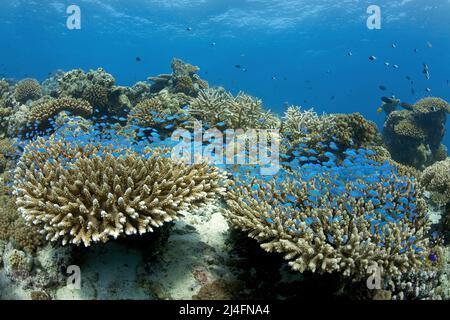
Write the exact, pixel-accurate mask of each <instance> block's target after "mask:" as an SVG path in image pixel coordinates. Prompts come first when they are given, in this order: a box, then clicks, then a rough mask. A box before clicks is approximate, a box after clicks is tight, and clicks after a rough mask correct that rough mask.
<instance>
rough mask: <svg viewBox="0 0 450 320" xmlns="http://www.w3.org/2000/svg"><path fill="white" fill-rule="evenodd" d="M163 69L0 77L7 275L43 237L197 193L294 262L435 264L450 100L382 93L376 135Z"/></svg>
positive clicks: (0, 220)
mask: <svg viewBox="0 0 450 320" xmlns="http://www.w3.org/2000/svg"><path fill="white" fill-rule="evenodd" d="M172 69H173V73H172V74H167V75H159V76H157V77H152V78H150V80H151V82H152V83H148V82H140V83H137V84H136V85H134V86H133V87H119V86H116V85H115V81H114V78H113V77H112V76H111V75H109V74H108V73H106V72H105V71H104V70H102V69H98V70H91V71H89V72H87V73H85V72H84V71H82V70H72V71H69V72H59V73H57V74H55V75H54V76H52V77H51V78H49V79H47V80H46V81H44V82H43V83H42V84H40V83H39V82H37V81H36V80H33V79H25V80H22V81H19V82H17V83H13V82H8V81H6V80H2V81H0V98H1V99H0V121H1V124H2V125H1V127H0V128H1V129H0V134H1V136H0V148H1V150H2V152H1V153H0V172H1V173H2V175H1V182H2V187H1V190H0V191H1V192H2V193H1V196H2V197H1V201H2V205H0V208H1V209H0V239H1V240H2V241H3V242H6V243H8V242H10V243H12V248H11V250H7V254H6V253H5V254H4V256H3V260H4V264H5V265H6V266H7V268H9V269H8V270H10V271H11V270H12V271H11V272H10V274H12V275H14V276H18V275H21V274H28V275H30V274H32V273H33V271H32V270H33V267H32V264H31V263H30V261H29V260H30V259H33V254H34V253H35V252H36V251H39V250H41V248H42V247H44V246H45V244H46V243H48V242H53V243H54V244H55V245H57V246H61V245H62V246H68V247H70V246H82V247H89V246H91V247H93V246H96V245H98V243H104V242H112V241H113V240H114V239H117V240H116V241H118V240H120V239H124V238H128V237H132V236H136V235H142V236H143V235H144V234H148V233H152V232H154V231H155V230H157V229H159V228H161V227H162V226H163V225H165V224H169V223H170V222H172V221H176V220H180V219H181V220H182V219H184V214H183V212H185V211H193V210H198V209H201V208H204V207H206V206H208V205H210V204H215V205H216V206H217V207H218V211H219V212H221V214H222V216H223V217H225V218H226V220H227V222H228V223H229V225H230V226H231V227H233V228H235V229H237V230H240V231H241V232H242V233H243V234H245V235H248V236H249V237H250V238H253V239H255V240H256V241H257V242H258V243H259V245H260V246H261V248H262V249H264V250H265V251H268V252H276V253H279V254H281V255H282V256H283V257H284V258H285V259H286V260H287V262H288V264H289V266H290V267H291V268H292V270H294V271H295V272H299V273H305V274H307V273H308V272H310V273H317V274H325V273H332V274H339V275H341V276H344V277H351V278H352V279H353V281H361V282H363V283H364V282H365V279H366V278H367V273H368V270H369V268H371V267H373V266H376V267H377V268H380V269H381V270H382V271H383V277H384V279H386V281H387V280H389V279H390V281H391V282H392V281H396V283H397V284H399V283H401V281H404V279H405V278H404V276H405V275H411V274H418V273H419V272H425V273H427V272H436V269H437V267H438V266H439V265H440V264H441V263H442V260H443V259H444V258H443V255H442V247H441V242H440V241H439V237H436V236H433V234H434V232H433V229H432V226H431V222H430V220H429V216H428V209H427V202H426V198H425V197H424V189H425V188H426V189H427V190H428V191H430V192H431V193H432V195H433V196H432V198H433V199H434V201H436V202H439V203H440V204H441V205H447V208H448V207H450V205H449V199H450V184H449V181H450V177H449V176H448V174H449V172H450V169H449V168H450V165H449V163H448V159H447V160H445V158H446V152H444V148H445V147H444V146H443V145H442V143H441V141H442V138H443V135H442V132H443V130H442V128H443V126H444V124H445V121H446V115H447V113H448V112H449V111H450V107H449V105H448V103H446V102H445V101H443V100H441V99H438V98H427V99H424V100H421V101H419V102H417V103H416V104H415V105H413V106H411V108H410V109H401V106H397V107H396V106H392V105H390V107H391V108H390V109H388V108H387V106H386V105H385V111H386V113H387V119H386V123H385V130H384V132H383V135H381V134H380V133H379V132H378V130H377V127H376V126H375V124H374V123H372V122H370V121H368V120H366V119H364V118H363V116H362V115H360V114H358V113H354V114H323V115H318V114H317V113H315V112H314V110H312V109H310V110H304V109H302V108H300V107H297V106H290V107H288V109H287V111H286V113H285V115H284V116H283V117H281V118H280V117H278V116H277V115H275V114H273V113H271V112H270V111H266V110H265V109H264V107H263V105H262V101H261V100H259V99H256V98H254V97H251V96H249V95H246V94H245V93H242V92H241V93H239V94H238V95H232V94H231V93H228V92H226V91H225V90H224V89H223V88H209V86H208V84H207V83H206V82H205V81H203V80H201V79H200V77H199V76H198V75H197V74H196V72H197V71H198V70H199V69H198V68H197V67H194V66H192V65H189V64H187V63H184V62H183V61H181V60H178V59H174V60H173V62H172ZM397 108H399V109H401V110H396V109H397ZM383 141H384V145H383ZM385 147H386V148H385ZM430 165H431V166H430ZM425 166H428V168H427V169H426V170H425V171H424V172H423V173H422V174H420V172H419V171H418V170H417V169H419V170H420V169H423V168H424V167H425ZM448 211H449V210H447V212H448ZM448 220H449V219H447V221H448ZM447 227H448V225H447ZM0 256H1V255H0ZM427 274H429V273H427ZM419 278H420V276H415V278H414V279H416V280H417V279H419ZM393 279H394V280H393ZM395 279H396V280H395ZM420 279H423V278H420ZM417 281H420V280H417ZM394 286H395V284H394ZM384 289H386V290H389V289H388V288H387V287H385V288H384ZM395 290H397V291H395ZM398 290H399V289H398V288H397V289H391V291H392V293H394V292H398ZM397 295H398V293H397ZM430 295H431V294H430ZM35 296H36V294H35ZM39 296H41V295H39ZM401 297H404V294H403V295H399V296H398V298H401Z"/></svg>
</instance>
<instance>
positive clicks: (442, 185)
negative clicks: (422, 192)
mask: <svg viewBox="0 0 450 320" xmlns="http://www.w3.org/2000/svg"><path fill="white" fill-rule="evenodd" d="M420 182H421V183H422V185H423V186H424V187H425V189H426V190H428V191H430V192H431V193H432V198H433V200H434V201H435V202H437V203H439V204H443V205H444V204H447V203H449V202H450V158H447V159H446V160H444V161H439V162H436V163H435V164H433V165H432V166H430V167H428V168H426V169H425V170H424V171H423V173H422V176H421V178H420Z"/></svg>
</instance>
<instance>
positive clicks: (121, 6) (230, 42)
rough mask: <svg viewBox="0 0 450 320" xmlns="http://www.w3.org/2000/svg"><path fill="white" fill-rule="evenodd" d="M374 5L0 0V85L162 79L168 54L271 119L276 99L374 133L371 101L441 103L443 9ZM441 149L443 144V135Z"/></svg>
mask: <svg viewBox="0 0 450 320" xmlns="http://www.w3.org/2000/svg"><path fill="white" fill-rule="evenodd" d="M374 2H376V3H374ZM374 2H373V1H357V0H346V1H345V0H341V1H337V0H308V1H306V0H305V1H302V0H278V1H271V0H170V1H169V0H167V1H160V0H128V1H124V0H108V1H107V0H75V1H61V0H49V1H47V0H43V1H26V0H2V1H1V3H0V9H1V10H0V38H1V39H2V40H1V46H0V58H1V59H0V77H11V78H24V77H35V78H37V79H39V80H44V79H45V78H46V77H47V75H48V73H49V72H53V71H55V70H57V69H64V70H70V69H73V68H82V69H90V68H98V67H103V68H105V69H106V70H107V71H108V72H109V73H111V74H113V75H114V77H115V78H116V80H117V83H118V84H121V85H132V84H133V83H135V82H136V81H140V80H145V79H146V78H147V77H148V76H153V75H157V74H159V73H168V72H170V61H171V59H172V57H178V58H181V59H183V60H185V61H188V62H190V63H192V64H195V65H198V66H200V67H201V71H200V75H201V77H202V78H204V79H206V80H208V81H209V82H210V84H211V85H222V86H224V87H225V88H226V89H228V90H230V91H232V92H238V91H240V90H242V91H245V92H247V93H249V94H252V95H255V96H257V97H259V98H261V99H263V101H264V105H265V106H266V108H269V109H271V110H272V111H275V112H278V113H282V112H283V110H284V103H285V102H289V103H290V104H297V105H301V106H303V107H308V108H309V107H314V108H315V109H316V110H317V111H319V112H322V111H324V112H330V113H331V112H333V113H335V112H342V113H349V112H355V111H358V112H361V113H362V114H363V115H364V116H365V117H367V118H368V119H371V120H374V121H376V122H377V124H378V125H379V126H380V128H382V123H383V120H384V115H383V114H378V113H377V112H376V109H377V107H378V106H379V105H380V103H381V102H380V97H381V96H383V95H388V96H390V95H395V96H396V97H398V98H400V99H401V100H403V101H407V102H410V103H412V102H414V101H416V100H417V99H419V98H422V97H424V96H428V95H433V96H439V97H442V98H444V99H446V100H450V87H449V86H448V84H447V82H446V81H447V79H448V80H450V64H449V63H448V62H449V61H450V40H449V39H450V28H449V27H448V19H449V16H450V1H447V0H398V1H392V0H377V1H374ZM71 4H76V5H78V6H79V7H80V9H81V19H82V20H81V21H82V22H81V23H82V26H81V27H82V29H81V30H68V29H67V27H66V19H67V16H68V15H67V14H66V8H67V7H68V6H69V5H71ZM371 4H376V5H379V6H380V7H381V10H382V25H381V30H369V29H368V28H367V27H366V19H367V17H368V14H367V13H366V9H367V7H368V6H369V5H371ZM187 28H191V30H190V31H188V30H187ZM213 42H214V43H215V45H214V46H213V45H211V44H212V43H213ZM427 42H428V43H430V44H432V47H430V46H429V45H428V44H427ZM393 43H395V45H396V48H392V44H393ZM414 49H417V50H418V52H417V53H415V52H414ZM349 51H350V52H352V56H349V55H348V52H349ZM371 55H374V56H376V57H377V60H376V61H370V60H369V59H368V57H369V56H371ZM137 56H139V57H140V58H141V59H142V61H141V62H137V61H136V57H137ZM384 62H389V63H390V66H389V67H386V66H385V65H384ZM424 62H425V63H427V64H428V65H429V67H430V73H431V79H430V80H428V81H427V80H426V79H425V76H424V75H423V74H422V63H424ZM237 64H239V65H241V66H242V67H243V68H246V69H247V70H248V71H247V72H243V71H242V68H241V69H238V68H235V65H237ZM393 64H397V65H398V66H399V68H398V69H394V68H393V67H392V65H393ZM406 76H410V77H411V78H412V79H413V80H414V85H413V86H411V84H410V83H409V81H408V80H406V79H405V77H406ZM379 85H384V86H386V87H387V90H386V91H385V92H383V91H381V90H380V89H379V88H378V87H379ZM412 87H414V89H415V91H416V94H415V95H414V96H413V95H412V94H411V88H412ZM426 88H430V89H431V90H432V91H431V93H427V92H426V91H425V89H426ZM332 97H334V99H333V98H332ZM448 127H449V126H448ZM448 129H450V127H449V128H448ZM444 143H446V144H447V145H448V146H450V134H449V133H447V135H446V139H445V142H444Z"/></svg>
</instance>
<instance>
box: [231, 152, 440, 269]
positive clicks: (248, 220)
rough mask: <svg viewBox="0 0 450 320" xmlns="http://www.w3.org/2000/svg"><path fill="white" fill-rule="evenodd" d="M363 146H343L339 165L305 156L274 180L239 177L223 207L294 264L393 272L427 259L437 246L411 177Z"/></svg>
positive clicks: (239, 225)
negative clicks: (303, 161) (351, 148)
mask: <svg viewBox="0 0 450 320" xmlns="http://www.w3.org/2000/svg"><path fill="white" fill-rule="evenodd" d="M366 153H369V154H370V153H372V152H370V151H364V150H360V151H359V152H358V153H356V152H355V151H347V152H346V154H347V158H346V159H345V160H344V162H343V166H342V167H336V166H335V165H330V166H328V167H327V166H322V165H311V164H309V165H303V166H300V167H299V168H297V171H295V172H294V173H293V174H292V175H291V174H289V175H287V176H286V177H281V178H278V179H276V180H274V181H269V182H266V181H264V180H256V179H255V178H249V179H248V181H244V182H238V183H237V184H236V187H235V188H233V189H231V190H230V191H229V192H227V205H228V207H227V208H226V209H225V211H224V214H225V216H226V217H227V218H228V219H229V221H230V223H231V224H232V225H233V226H234V227H236V228H239V229H241V230H243V231H246V232H248V234H249V236H250V237H252V238H255V239H256V240H258V242H260V243H261V247H262V248H264V249H265V250H267V251H269V252H274V251H276V252H281V253H283V254H284V255H285V258H286V259H287V260H288V261H289V265H290V266H291V267H292V268H293V269H294V270H298V271H300V272H304V271H307V270H308V271H312V272H319V273H326V272H340V273H342V274H344V275H346V276H350V275H353V276H355V277H358V276H361V275H364V274H366V272H367V268H368V267H369V266H371V265H376V266H378V267H382V268H383V269H384V272H385V273H386V274H394V275H397V274H400V273H402V272H406V271H408V270H412V269H415V270H417V269H421V268H427V267H429V265H430V264H431V263H430V261H429V260H428V255H429V254H430V252H438V251H439V249H438V248H430V247H429V246H430V244H429V240H428V235H427V234H428V230H429V222H428V220H427V218H426V217H427V216H426V207H425V202H424V201H423V200H421V194H420V190H419V188H418V185H417V183H416V182H415V180H414V179H411V178H408V177H402V176H398V175H397V173H396V168H395V167H393V166H391V165H390V164H389V163H388V162H385V163H383V164H378V163H376V162H373V161H372V160H369V159H367V158H366ZM430 250H431V251H430ZM433 254H434V253H433ZM436 254H437V253H436Z"/></svg>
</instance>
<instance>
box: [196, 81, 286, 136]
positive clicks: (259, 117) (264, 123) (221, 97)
mask: <svg viewBox="0 0 450 320" xmlns="http://www.w3.org/2000/svg"><path fill="white" fill-rule="evenodd" d="M189 113H190V114H191V115H192V116H193V117H195V118H197V119H198V120H202V121H205V122H207V123H208V124H210V125H216V124H219V123H223V124H222V126H223V127H226V128H231V129H269V128H277V127H278V126H279V119H278V118H277V117H276V116H275V115H274V114H272V113H270V111H265V110H264V109H263V107H262V101H261V100H259V99H256V98H254V97H251V96H249V95H246V94H244V93H243V92H240V93H239V94H238V95H237V96H233V95H232V94H231V93H229V92H226V91H225V90H224V89H223V88H211V89H207V90H201V91H200V92H199V95H198V97H197V98H195V99H194V100H193V101H192V102H191V104H190V108H189Z"/></svg>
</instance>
